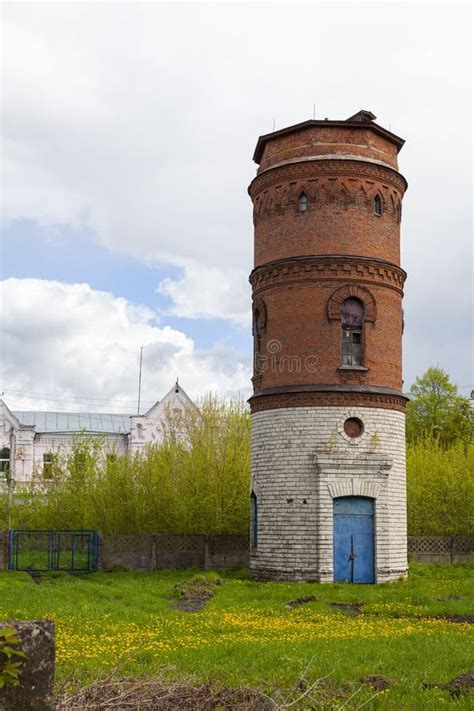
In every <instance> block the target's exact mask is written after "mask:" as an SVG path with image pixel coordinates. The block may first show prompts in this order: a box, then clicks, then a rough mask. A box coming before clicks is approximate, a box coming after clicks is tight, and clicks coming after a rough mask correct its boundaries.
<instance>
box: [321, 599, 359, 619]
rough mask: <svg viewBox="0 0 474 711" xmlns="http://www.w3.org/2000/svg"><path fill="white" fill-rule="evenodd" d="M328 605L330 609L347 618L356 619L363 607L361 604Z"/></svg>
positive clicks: (340, 603)
mask: <svg viewBox="0 0 474 711" xmlns="http://www.w3.org/2000/svg"><path fill="white" fill-rule="evenodd" d="M329 604H330V607H334V609H335V610H340V611H341V612H344V613H345V614H346V615H349V617H357V615H360V612H361V610H362V607H363V606H364V603H363V602H331V603H329Z"/></svg>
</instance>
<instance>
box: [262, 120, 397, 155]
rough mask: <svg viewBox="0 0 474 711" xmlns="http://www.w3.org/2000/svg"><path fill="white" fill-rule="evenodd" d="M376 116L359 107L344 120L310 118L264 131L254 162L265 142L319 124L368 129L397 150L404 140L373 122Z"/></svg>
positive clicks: (321, 125)
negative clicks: (276, 129) (292, 124)
mask: <svg viewBox="0 0 474 711" xmlns="http://www.w3.org/2000/svg"><path fill="white" fill-rule="evenodd" d="M376 118H377V117H376V116H375V114H373V113H372V112H371V111H367V110H365V109H361V110H360V111H358V112H357V113H356V114H354V115H353V116H350V117H349V118H348V119H346V120H345V121H330V120H329V119H324V120H320V119H310V120H309V121H303V122H302V123H297V124H295V125H294V126H287V127H286V128H281V129H280V130H279V131H273V132H272V133H266V134H265V135H263V136H260V137H259V139H258V141H257V145H256V147H255V151H254V154H253V160H254V161H255V163H260V161H261V159H262V156H263V151H264V149H265V146H266V144H267V143H268V142H269V141H272V140H273V139H275V138H280V137H282V136H288V135H290V134H291V133H296V132H298V131H303V130H304V129H306V128H312V127H317V126H320V127H321V128H328V127H329V128H353V129H363V130H365V131H366V130H367V129H370V130H371V131H373V132H374V133H377V134H378V135H379V136H383V137H384V138H386V139H387V141H390V142H391V143H393V144H395V146H397V152H398V151H399V150H400V149H401V147H402V146H403V144H404V143H405V141H404V140H403V138H400V136H397V135H396V134H395V133H392V132H391V131H387V129H386V128H383V127H382V126H379V125H378V124H377V123H374V120H375V119H376Z"/></svg>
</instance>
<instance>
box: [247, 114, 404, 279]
mask: <svg viewBox="0 0 474 711" xmlns="http://www.w3.org/2000/svg"><path fill="white" fill-rule="evenodd" d="M401 145H403V141H402V139H400V138H398V137H397V136H394V134H392V133H390V132H388V131H385V129H382V128H381V127H379V126H377V125H376V124H373V123H371V122H362V121H349V122H347V123H346V122H341V121H327V122H326V121H307V122H306V123H304V124H299V125H298V126H295V127H290V128H289V129H283V130H282V131H278V132H276V133H273V134H269V135H268V136H263V137H261V138H260V139H259V144H257V150H256V153H255V155H256V156H258V158H259V160H260V168H259V171H258V175H257V177H256V178H255V179H254V180H253V181H252V183H251V185H250V187H249V194H250V197H251V198H252V202H253V205H254V225H255V260H254V264H255V267H258V266H260V265H262V264H266V263H267V262H270V261H274V260H276V259H285V258H287V257H293V256H303V255H324V254H340V255H357V256H362V257H375V258H377V259H384V260H387V261H390V262H392V263H394V264H399V263H400V221H401V209H402V208H401V204H402V197H403V194H404V192H405V190H406V187H407V185H406V181H405V179H404V178H403V176H401V175H400V173H398V171H397V167H398V164H397V153H398V151H399V149H400V147H401ZM302 194H304V195H305V196H306V198H307V209H306V210H305V211H304V212H303V211H299V210H298V200H299V197H300V196H301V195H302ZM376 196H378V197H379V199H380V201H381V207H382V209H381V214H380V215H379V214H376V212H375V210H374V201H375V198H376Z"/></svg>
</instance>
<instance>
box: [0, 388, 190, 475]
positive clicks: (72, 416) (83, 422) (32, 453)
mask: <svg viewBox="0 0 474 711" xmlns="http://www.w3.org/2000/svg"><path fill="white" fill-rule="evenodd" d="M187 406H192V407H194V403H193V402H192V400H191V399H190V398H189V397H188V395H187V394H186V393H185V392H184V390H183V388H182V387H181V385H179V384H178V381H176V383H175V385H173V387H172V388H171V390H170V391H169V392H168V393H167V394H166V395H165V396H164V398H163V399H162V400H160V401H158V402H156V403H155V404H154V405H153V407H152V408H150V409H149V410H148V412H147V413H146V414H144V415H116V414H105V413H95V412H38V411H36V412H34V411H12V410H10V409H9V408H8V407H7V405H6V403H5V402H4V401H3V400H2V399H0V476H1V477H2V478H3V479H4V480H6V479H7V476H8V478H11V479H12V480H14V481H15V482H17V483H22V482H27V481H29V480H30V479H31V478H32V476H33V475H34V474H41V473H42V472H44V473H45V474H46V471H47V467H48V463H49V462H50V461H51V458H52V454H54V453H58V452H59V453H62V454H66V455H67V453H68V452H70V451H71V446H72V442H73V439H74V438H77V437H79V436H87V437H97V438H101V440H102V441H103V443H104V449H105V451H106V452H108V453H110V454H112V453H113V454H116V455H118V456H120V455H123V454H126V453H130V454H134V453H136V452H138V451H140V450H141V449H143V448H144V447H145V446H146V445H147V444H159V443H160V442H161V441H162V440H163V437H164V428H163V423H164V420H165V418H166V416H167V414H168V412H170V411H171V412H172V413H176V412H181V411H183V410H184V409H185V408H186V407H187Z"/></svg>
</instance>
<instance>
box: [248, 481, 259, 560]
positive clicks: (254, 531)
mask: <svg viewBox="0 0 474 711" xmlns="http://www.w3.org/2000/svg"><path fill="white" fill-rule="evenodd" d="M250 508H251V515H252V519H251V539H252V548H256V547H257V546H258V501H257V496H256V494H255V492H254V491H252V493H251V495H250Z"/></svg>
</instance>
